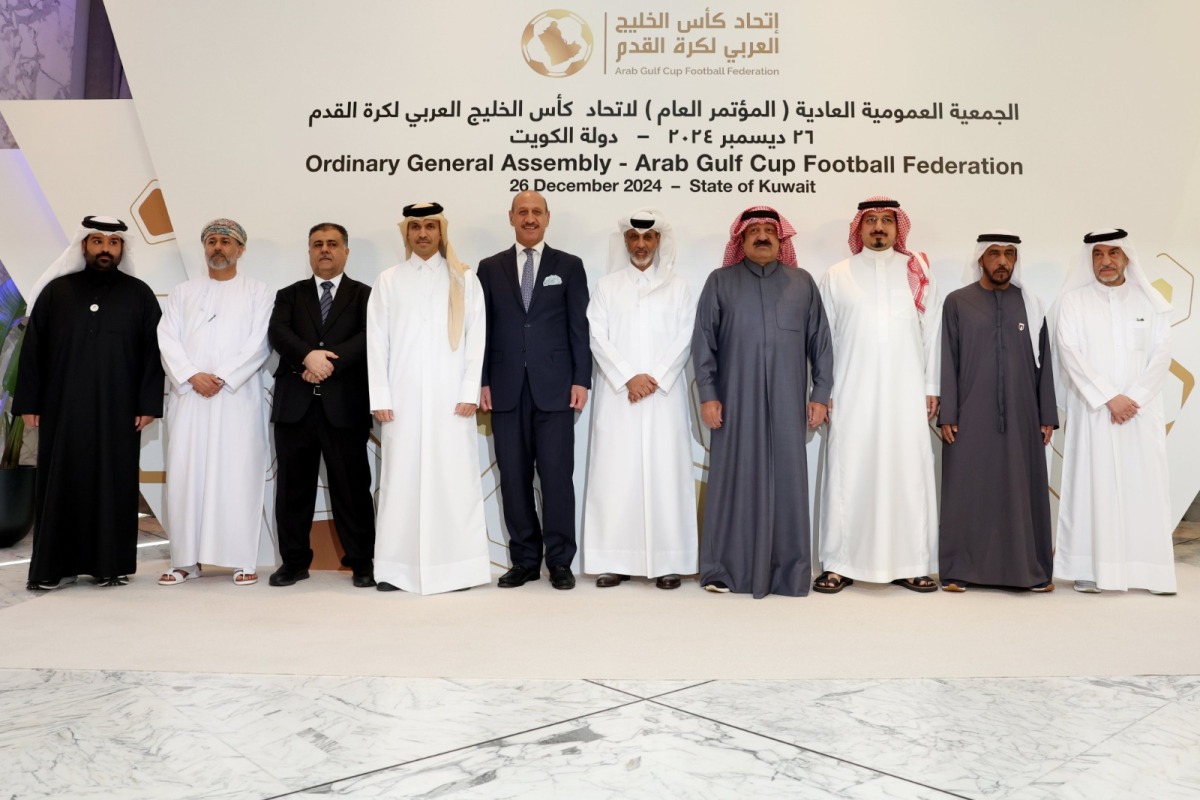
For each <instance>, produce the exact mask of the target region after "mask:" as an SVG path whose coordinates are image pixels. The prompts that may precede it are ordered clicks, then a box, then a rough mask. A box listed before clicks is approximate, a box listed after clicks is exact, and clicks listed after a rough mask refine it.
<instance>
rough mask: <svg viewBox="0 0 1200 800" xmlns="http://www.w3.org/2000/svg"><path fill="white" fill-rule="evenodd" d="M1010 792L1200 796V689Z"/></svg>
mask: <svg viewBox="0 0 1200 800" xmlns="http://www.w3.org/2000/svg"><path fill="white" fill-rule="evenodd" d="M1012 797H1013V798H1014V799H1018V798H1019V799H1020V800H1094V799H1095V798H1100V797H1153V798H1155V800H1194V799H1195V798H1197V797H1200V694H1192V695H1190V696H1189V697H1187V698H1185V699H1183V700H1179V701H1176V702H1172V703H1170V704H1168V705H1167V706H1164V707H1163V708H1162V709H1160V710H1159V711H1156V712H1155V713H1154V714H1151V715H1150V716H1148V717H1146V718H1145V719H1142V720H1141V721H1139V722H1137V723H1135V724H1133V725H1131V726H1129V727H1128V728H1126V729H1125V730H1123V731H1120V732H1118V733H1117V734H1115V735H1114V736H1112V737H1110V738H1108V739H1106V740H1105V741H1103V742H1101V743H1100V744H1098V745H1096V746H1095V747H1093V748H1091V749H1090V750H1088V751H1087V752H1086V753H1083V754H1081V755H1079V756H1077V757H1076V758H1073V759H1071V760H1070V761H1068V762H1067V763H1066V764H1064V765H1062V766H1061V767H1059V768H1058V769H1056V770H1054V771H1052V772H1050V773H1049V774H1047V775H1045V776H1043V777H1041V778H1039V779H1038V780H1036V781H1034V782H1033V783H1031V784H1030V785H1029V786H1027V787H1025V788H1024V789H1023V790H1021V791H1019V792H1015V793H1014V794H1013V795H1012Z"/></svg>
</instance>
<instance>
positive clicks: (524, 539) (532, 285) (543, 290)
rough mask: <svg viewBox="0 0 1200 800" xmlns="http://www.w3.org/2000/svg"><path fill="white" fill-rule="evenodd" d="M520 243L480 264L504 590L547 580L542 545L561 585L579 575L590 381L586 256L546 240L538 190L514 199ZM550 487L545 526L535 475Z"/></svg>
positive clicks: (511, 216) (512, 215)
mask: <svg viewBox="0 0 1200 800" xmlns="http://www.w3.org/2000/svg"><path fill="white" fill-rule="evenodd" d="M508 221H509V223H510V224H511V225H512V226H513V230H514V231H516V237H517V244H516V246H515V247H510V248H508V249H507V250H504V251H503V252H500V253H497V254H496V255H494V256H492V257H491V258H486V259H484V260H483V261H482V262H480V264H479V282H480V284H482V285H483V296H484V300H485V302H486V304H487V330H488V336H487V350H486V352H485V353H484V357H483V384H482V385H483V389H482V392H481V396H480V408H481V409H482V410H484V411H491V412H492V432H493V435H494V437H495V442H496V462H497V464H498V465H499V467H500V492H501V495H502V496H503V499H504V522H505V524H506V525H507V526H508V534H509V546H508V549H509V554H510V556H511V559H512V564H513V566H512V569H510V570H509V571H508V572H506V573H504V575H503V576H502V577H501V578H500V586H501V587H502V588H510V587H514V586H521V585H522V584H524V583H526V582H527V581H535V580H537V579H538V578H539V577H541V564H542V552H543V547H544V549H545V560H546V566H547V567H549V568H550V581H551V583H552V584H553V586H554V588H555V589H571V588H574V586H575V576H574V575H572V574H571V562H572V560H574V558H575V549H576V545H575V485H574V483H573V481H572V473H573V472H574V470H575V412H576V411H580V410H582V409H583V407H584V405H585V404H586V403H587V396H588V388H589V387H590V386H591V381H592V354H591V349H590V345H589V342H588V322H587V316H586V314H587V304H588V288H587V274H586V273H585V272H584V271H583V262H582V261H580V260H579V258H578V257H576V256H573V255H570V254H568V253H564V252H562V251H561V250H555V249H554V248H553V247H550V246H548V245H546V244H544V243H543V242H542V238H543V236H544V235H545V230H546V227H547V226H548V225H549V224H550V209H549V207H548V206H547V205H546V200H545V198H544V197H542V196H541V195H540V194H538V193H537V192H521V193H520V194H518V195H517V196H516V197H514V198H513V202H512V207H511V209H510V210H509V212H508ZM535 465H536V467H537V473H538V477H539V478H540V479H541V483H542V521H541V522H539V521H538V517H537V511H536V509H535V507H534V499H533V470H534V467H535Z"/></svg>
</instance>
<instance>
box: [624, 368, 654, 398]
mask: <svg viewBox="0 0 1200 800" xmlns="http://www.w3.org/2000/svg"><path fill="white" fill-rule="evenodd" d="M625 388H626V389H628V390H629V402H631V403H636V402H637V401H638V400H643V399H645V398H647V397H649V396H650V395H652V394H654V393H655V392H656V391H657V390H658V381H656V380H654V378H652V377H650V376H649V375H647V374H646V373H644V372H643V373H641V374H640V375H634V376H633V377H632V378H630V379H629V382H628V383H626V384H625Z"/></svg>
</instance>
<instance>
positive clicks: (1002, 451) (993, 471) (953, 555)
mask: <svg viewBox="0 0 1200 800" xmlns="http://www.w3.org/2000/svg"><path fill="white" fill-rule="evenodd" d="M1020 244H1021V239H1020V238H1019V237H1018V236H1016V235H1015V234H1013V233H1010V232H1009V231H992V232H989V233H985V234H982V235H981V236H980V237H979V239H978V240H977V241H976V244H975V255H974V258H973V259H972V260H971V263H970V264H968V265H967V270H966V273H965V275H964V278H965V279H966V280H968V281H973V282H971V283H969V284H968V285H966V286H964V287H963V288H961V289H959V290H957V291H954V292H951V293H950V294H949V295H947V296H946V301H945V303H944V305H943V307H942V308H943V311H942V399H941V408H940V409H939V422H940V424H941V428H942V441H943V442H944V443H945V446H944V447H943V448H942V519H941V531H940V535H939V538H938V541H939V547H938V563H939V573H940V577H941V582H942V589H943V591H947V592H962V591H966V589H967V586H968V585H969V584H973V583H974V584H983V585H986V586H1005V587H1010V588H1019V589H1028V590H1030V591H1032V592H1050V591H1053V590H1054V584H1053V582H1052V581H1051V578H1052V575H1051V573H1052V572H1053V569H1054V555H1053V542H1052V540H1051V534H1050V493H1049V488H1048V487H1049V484H1048V480H1047V476H1046V446H1047V445H1049V444H1050V436H1051V434H1053V433H1054V429H1055V428H1057V427H1058V408H1057V406H1056V404H1055V399H1054V379H1053V374H1052V370H1051V365H1050V342H1049V335H1048V333H1047V328H1046V324H1045V321H1044V320H1045V314H1044V313H1043V312H1042V306H1041V303H1040V302H1039V301H1038V298H1037V295H1035V294H1034V293H1033V292H1032V291H1030V290H1029V288H1028V287H1027V286H1025V285H1024V282H1023V281H1022V279H1021V260H1020V255H1019V253H1020Z"/></svg>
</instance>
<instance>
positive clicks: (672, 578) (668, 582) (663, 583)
mask: <svg viewBox="0 0 1200 800" xmlns="http://www.w3.org/2000/svg"><path fill="white" fill-rule="evenodd" d="M682 584H683V581H682V580H680V578H679V576H678V575H676V574H674V573H672V574H670V575H662V576H659V578H658V580H656V581H655V582H654V585H655V586H657V587H658V588H660V589H678V588H679V587H680V586H681V585H682Z"/></svg>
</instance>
